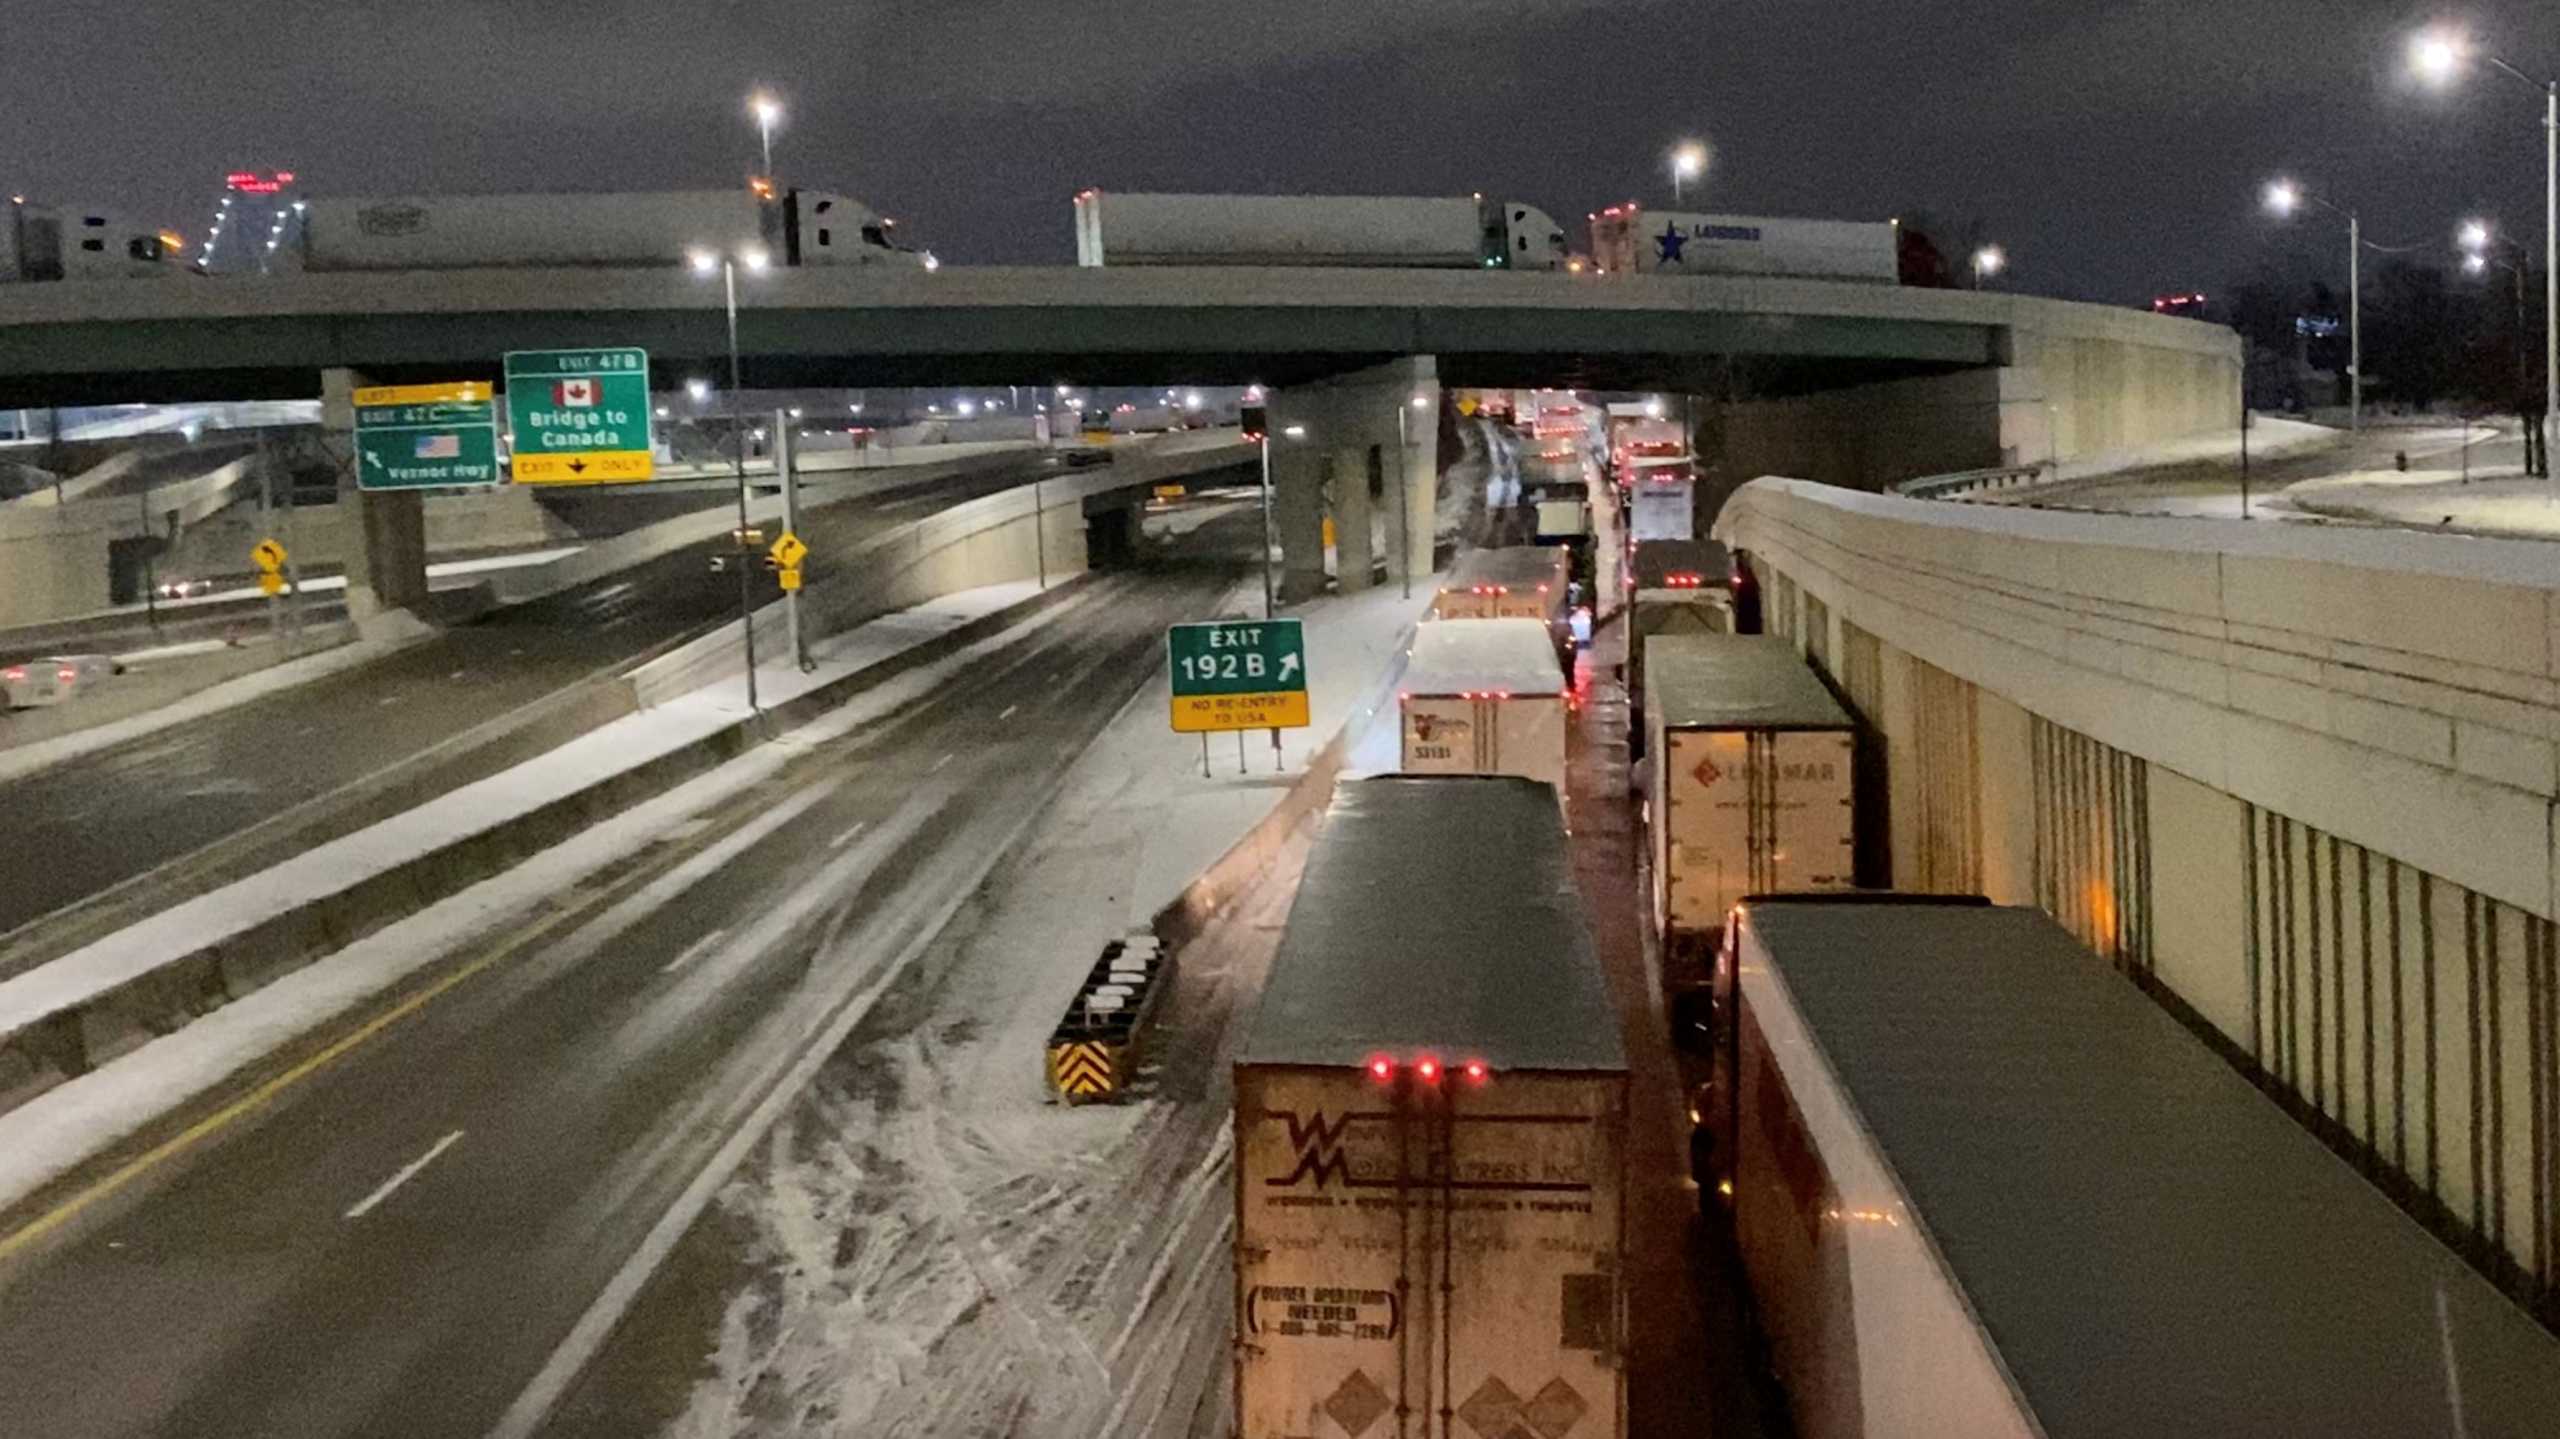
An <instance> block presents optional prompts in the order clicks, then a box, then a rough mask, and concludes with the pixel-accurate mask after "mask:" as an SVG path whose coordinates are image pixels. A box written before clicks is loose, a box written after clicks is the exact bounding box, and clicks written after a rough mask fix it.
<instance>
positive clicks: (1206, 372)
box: [0, 268, 2240, 617]
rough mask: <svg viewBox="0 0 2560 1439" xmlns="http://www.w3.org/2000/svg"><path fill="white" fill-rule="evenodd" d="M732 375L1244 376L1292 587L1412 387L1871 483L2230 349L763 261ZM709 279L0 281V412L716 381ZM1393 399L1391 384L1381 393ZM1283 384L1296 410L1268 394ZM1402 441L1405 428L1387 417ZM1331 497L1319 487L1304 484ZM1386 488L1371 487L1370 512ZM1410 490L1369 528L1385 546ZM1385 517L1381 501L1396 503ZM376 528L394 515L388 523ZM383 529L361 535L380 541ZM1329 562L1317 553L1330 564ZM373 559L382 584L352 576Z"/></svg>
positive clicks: (2216, 396)
mask: <svg viewBox="0 0 2560 1439" xmlns="http://www.w3.org/2000/svg"><path fill="white" fill-rule="evenodd" d="M740 300H741V305H742V307H743V308H742V315H741V319H740V324H739V342H740V346H741V348H742V351H743V353H744V356H745V368H746V380H747V382H748V383H749V384H750V385H754V386H760V387H778V386H792V387H801V386H823V385H847V386H883V385H925V384H941V383H954V382H963V381H974V382H983V383H1019V382H1021V381H1023V380H1025V379H1032V380H1035V381H1036V380H1039V379H1056V380H1062V381H1069V382H1073V383H1076V384H1110V383H1137V382H1145V383H1163V382H1168V381H1181V382H1190V383H1218V382H1226V383H1261V384H1264V385H1267V386H1271V387H1273V389H1274V390H1275V391H1276V392H1278V395H1279V401H1278V405H1279V412H1280V413H1281V414H1283V415H1286V414H1290V413H1292V412H1293V410H1294V412H1295V413H1297V414H1299V415H1302V416H1316V417H1317V418H1318V419H1320V421H1321V424H1320V425H1319V424H1318V423H1314V422H1310V421H1308V420H1305V419H1300V420H1297V421H1294V422H1296V423H1299V424H1300V425H1301V428H1302V429H1304V430H1306V431H1307V435H1306V441H1307V442H1306V444H1305V445H1303V446H1302V447H1301V448H1300V449H1298V450H1297V451H1289V450H1287V449H1285V448H1284V450H1283V451H1282V452H1281V454H1280V455H1279V456H1276V457H1275V461H1276V462H1275V467H1274V468H1275V477H1276V479H1277V481H1278V482H1279V484H1280V485H1281V487H1282V488H1283V490H1284V491H1286V492H1288V494H1287V495H1286V496H1284V501H1283V512H1284V513H1283V522H1284V533H1283V542H1284V548H1285V549H1286V550H1287V551H1288V552H1289V553H1290V554H1291V556H1292V557H1293V558H1292V564H1291V568H1292V570H1293V571H1294V572H1295V576H1296V586H1297V588H1298V589H1299V590H1301V591H1302V592H1303V590H1304V589H1305V587H1306V586H1308V585H1310V584H1313V583H1318V582H1319V581H1318V579H1317V577H1318V576H1319V575H1320V574H1321V565H1320V561H1319V560H1318V558H1317V556H1318V555H1319V554H1320V544H1318V543H1317V542H1315V538H1314V537H1315V536H1317V535H1318V534H1319V533H1320V525H1321V521H1322V517H1323V515H1324V513H1325V512H1326V510H1327V506H1328V505H1330V507H1331V510H1332V511H1333V512H1334V518H1335V519H1336V520H1337V523H1338V526H1339V527H1340V528H1343V529H1346V530H1361V531H1362V532H1365V529H1364V527H1361V526H1355V525H1351V524H1348V523H1345V522H1347V521H1348V520H1350V519H1352V518H1355V516H1354V515H1353V514H1351V513H1347V511H1357V510H1358V509H1359V508H1360V505H1359V504H1358V503H1357V497H1356V496H1352V495H1351V494H1350V492H1351V491H1354V490H1357V489H1358V488H1359V486H1356V485H1342V484H1334V483H1331V481H1332V480H1333V478H1334V477H1335V476H1339V475H1345V474H1350V473H1353V472H1354V471H1356V470H1359V469H1363V468H1365V469H1366V470H1367V471H1368V473H1369V476H1370V481H1369V488H1370V489H1371V490H1372V491H1379V490H1381V488H1382V485H1383V479H1382V477H1383V476H1384V475H1385V474H1386V473H1387V472H1388V471H1389V469H1390V466H1389V464H1388V458H1387V457H1388V456H1389V455H1390V454H1392V453H1393V449H1392V447H1393V446H1394V445H1395V444H1396V443H1397V436H1398V434H1399V433H1402V434H1403V435H1404V437H1405V439H1404V443H1405V449H1404V451H1403V453H1402V455H1401V461H1402V469H1401V473H1403V474H1404V475H1406V476H1407V477H1408V479H1410V477H1412V476H1415V475H1419V474H1429V473H1435V472H1436V460H1437V447H1436V432H1437V426H1436V425H1431V424H1425V425H1422V426H1418V427H1417V426H1413V425H1411V424H1410V423H1409V419H1410V416H1409V415H1408V416H1407V417H1406V418H1407V420H1408V423H1405V424H1403V425H1401V426H1400V425H1399V422H1398V416H1399V414H1400V413H1402V412H1404V410H1405V407H1406V405H1407V404H1408V402H1409V398H1411V397H1421V398H1424V399H1425V401H1426V403H1428V404H1431V405H1433V406H1434V407H1435V408H1436V402H1437V397H1438V393H1439V390H1440V388H1441V387H1443V386H1485V385H1496V386H1499V385H1573V386H1580V387H1588V388H1599V389H1636V388H1662V389H1679V390H1685V391H1691V392H1701V393H1705V394H1708V395H1710V396H1713V397H1716V398H1718V399H1719V400H1721V401H1723V403H1721V404H1719V405H1718V406H1717V407H1716V415H1715V423H1714V424H1712V425H1709V426H1705V427H1702V431H1703V433H1702V453H1703V457H1704V459H1705V460H1706V462H1707V465H1708V468H1709V471H1710V474H1711V475H1723V476H1728V477H1738V476H1748V475H1754V474H1763V473H1787V474H1796V475H1802V476H1806V477H1808V478H1813V479H1819V480H1824V481H1829V482H1832V483H1837V484H1846V485H1853V486H1859V487H1863V488H1876V487H1880V486H1882V485H1885V484H1888V483H1891V482H1893V481H1895V480H1899V479H1904V478H1908V477H1910V476H1913V475H1918V474H1926V473H1931V472H1938V471H1948V470H1962V469H1970V468H1978V467H1983V466H1990V465H2000V464H2018V463H2025V462H2034V461H2044V460H2068V459H2071V458H2074V457H2076V456H2080V455H2085V454H2095V453H2102V452H2107V451H2113V450H2122V449H2127V448H2132V447H2135V446H2139V445H2143V444H2147V443H2151V442H2155V441H2158V440H2163V439H2169V438H2175V437H2178V436H2182V435H2188V434H2193V433H2196V432H2199V431H2202V430H2207V429H2213V428H2219V427H2222V426H2225V425H2228V424H2230V423H2231V422H2232V420H2233V417H2234V416H2235V415H2236V414H2237V413H2238V405H2239V399H2238V383H2239V360H2240V356H2239V343H2238V340H2237V338H2236V337H2234V336H2233V335H2232V334H2231V333H2230V332H2229V331H2227V330H2224V329H2221V328H2219V327H2215V326H2208V325H2204V324H2200V323H2197V322H2194V321H2189V320H2180V319H2173V318H2168V317H2163V316H2157V315H2151V314H2147V313H2142V312H2137V311H2130V310H2116V309H2109V308H2106V307H2102V306H2095V305H2084V304H2076V303H2070V302H2065V301H2058V300H2045V299H2038V298H2035V297H2031V296H2021V295H2004V294H1996V293H1981V292H1969V291H1953V290H1922V289H1905V288H1898V287H1894V286H1886V285H1855V284H1844V283H1836V282H1824V281H1808V280H1773V279H1760V278H1751V277H1717V278H1663V277H1645V276H1605V277H1604V276H1597V275H1590V276H1584V275H1568V274H1514V273H1510V272H1494V273H1480V272H1473V271H1430V270H1325V269H1290V270H1262V269H1230V268H1217V269H1184V268H1139V269H1119V270H1114V269H1083V268H1048V269H1036V268H986V269H959V268H951V269H943V270H939V271H924V270H903V269H902V270H887V269H860V270H854V269H807V270H788V271H778V272H775V273H772V274H769V275H765V276H761V277H754V278H751V279H749V280H748V281H747V282H746V283H745V284H744V285H742V287H741V295H740ZM725 336H726V332H725V324H724V318H723V314H722V311H721V309H720V305H719V293H718V291H717V289H716V287H712V286H708V285H706V284H704V283H702V282H700V281H699V280H697V279H695V278H694V277H692V276H691V275H689V274H687V273H685V272H683V271H681V270H677V269H672V268H671V269H668V270H665V271H657V270H648V271H635V270H558V271H467V272H443V271H439V272H420V273H392V274H362V275H297V276H284V277H274V278H267V279H248V278H245V277H243V278H235V279H196V280H181V279H174V278H173V279H171V280H168V281H165V282H153V281H135V282H131V283H104V282H101V283H88V284H76V285H75V284H55V285H41V286H39V285H24V286H13V287H11V290H10V291H9V292H8V293H0V405H8V404H47V403H99V402H107V401H118V400H136V399H158V400H178V399H186V400H214V399H250V398H266V399H276V398H310V397H313V396H321V397H324V398H325V399H327V400H328V401H329V403H328V405H327V413H328V415H329V416H330V420H329V423H330V424H331V426H332V427H333V428H343V427H345V426H346V425H348V424H349V423H351V420H350V418H349V413H348V411H347V408H346V404H345V396H346V394H347V393H348V391H349V390H350V389H351V388H352V387H354V386H355V385H357V384H359V383H365V382H373V383H391V382H401V381H416V380H446V379H465V378H491V379H494V378H496V377H497V376H498V374H499V370H500V362H501V357H502V356H503V355H504V354H505V353H506V352H507V351H509V350H515V349H536V348H550V347H561V346H583V345H606V344H611V345H639V346H643V347H645V348H647V349H648V350H649V351H650V353H651V356H652V357H653V361H654V363H655V367H656V370H657V373H656V374H655V375H654V376H653V380H654V381H655V382H656V383H657V384H658V385H659V386H660V387H662V388H674V387H676V386H679V385H680V384H681V383H682V382H683V381H684V380H685V379H686V378H688V377H691V376H696V375H706V376H707V375H711V374H714V373H716V372H717V367H716V366H715V364H714V357H715V356H722V357H725ZM1409 392H1410V393H1409ZM1298 394H1304V395H1308V396H1311V398H1308V399H1306V400H1304V401H1303V403H1300V402H1298V401H1295V400H1293V398H1292V396H1293V395H1298ZM1416 430H1419V431H1420V433H1419V434H1416V433H1415V431H1416ZM1328 494H1330V495H1331V496H1332V498H1331V499H1327V498H1325V496H1326V495H1328ZM416 508H417V501H416V499H415V498H414V497H413V496H393V497H384V496H372V497H368V499H367V501H366V509H367V511H368V512H369V513H370V512H374V511H380V512H381V513H382V515H383V516H384V518H383V520H382V522H381V523H379V524H376V523H374V522H371V521H368V522H367V535H368V539H369V542H370V543H371V544H372V547H373V548H374V549H376V550H380V551H381V554H380V556H379V558H380V560H381V563H379V564H373V563H364V564H358V565H355V566H353V567H352V569H351V578H352V579H353V581H354V584H355V588H354V589H353V590H352V591H351V600H353V602H354V610H355V613H357V614H358V615H359V617H361V616H363V615H364V614H365V613H367V611H368V609H369V608H370V607H371V606H372V605H373V604H374V603H375V602H376V601H379V602H380V603H382V604H385V605H389V606H393V607H401V606H405V605H408V604H410V603H413V601H414V597H415V595H417V594H421V593H423V580H422V579H419V578H417V576H416V575H415V574H411V575H410V576H409V579H408V580H405V581H404V580H402V579H401V578H399V576H400V575H402V574H404V573H408V572H411V571H419V570H420V566H422V564H423V543H422V542H417V541H414V537H413V536H412V533H411V532H414V531H417V530H418V528H419V521H417V519H416V518H415V515H414V512H415V510H416ZM1391 508H1393V507H1391ZM1429 519H1430V515H1429V512H1428V510H1427V509H1425V510H1421V511H1415V512H1413V514H1412V524H1411V525H1410V530H1411V534H1410V535H1409V536H1407V537H1406V538H1405V539H1404V540H1403V541H1402V542H1401V543H1400V544H1399V543H1396V542H1394V541H1391V545H1393V546H1394V547H1395V548H1399V549H1403V550H1406V551H1407V552H1408V553H1407V555H1406V563H1408V564H1412V565H1415V566H1417V567H1418V566H1419V562H1420V557H1419V555H1418V554H1415V553H1411V551H1413V550H1417V549H1418V547H1419V546H1420V545H1421V544H1422V543H1423V537H1425V536H1427V535H1428V534H1429V533H1430V530H1431V526H1430V524H1429V523H1428V521H1429ZM1399 524H1400V527H1401V522H1399ZM404 537H407V538H404ZM385 546H387V548H385ZM1354 559H1355V563H1354V564H1353V565H1346V566H1344V567H1343V570H1344V572H1345V573H1346V574H1348V573H1353V572H1354V571H1355V570H1356V569H1357V568H1358V567H1357V564H1356V559H1357V557H1354ZM376 570H380V571H381V572H382V574H383V575H384V576H385V580H384V583H382V584H380V585H377V584H375V583H374V579H373V573H374V571H376Z"/></svg>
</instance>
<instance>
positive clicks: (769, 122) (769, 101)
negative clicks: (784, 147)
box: [747, 95, 782, 180]
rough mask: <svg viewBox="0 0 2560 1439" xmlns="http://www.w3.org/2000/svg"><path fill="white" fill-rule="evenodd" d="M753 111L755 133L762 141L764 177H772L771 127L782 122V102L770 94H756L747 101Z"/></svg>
mask: <svg viewBox="0 0 2560 1439" xmlns="http://www.w3.org/2000/svg"><path fill="white" fill-rule="evenodd" d="M747 108H748V109H750V110H752V111H754V112H755V117H756V134H757V135H758V136H759V137H761V138H762V139H763V141H764V169H763V171H762V172H761V173H762V174H763V176H764V178H766V179H768V180H770V179H772V178H773V127H774V126H776V125H779V124H781V123H782V102H781V101H779V100H776V99H774V98H773V97H772V96H770V95H758V96H756V97H754V98H753V99H751V100H749V101H748V102H747Z"/></svg>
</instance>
